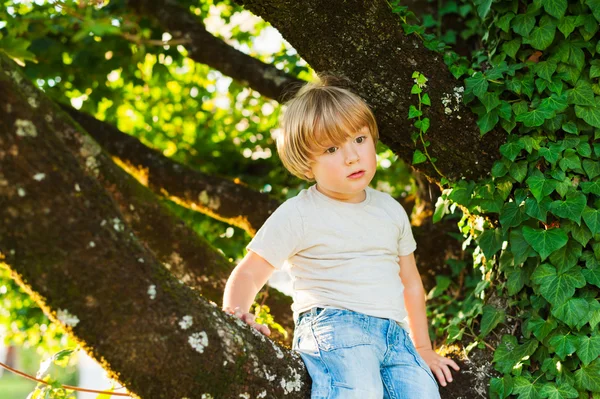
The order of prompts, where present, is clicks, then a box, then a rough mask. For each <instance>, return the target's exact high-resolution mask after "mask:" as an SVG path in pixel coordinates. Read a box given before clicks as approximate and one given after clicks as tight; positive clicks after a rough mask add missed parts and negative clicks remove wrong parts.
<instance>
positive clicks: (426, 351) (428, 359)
mask: <svg viewBox="0 0 600 399" xmlns="http://www.w3.org/2000/svg"><path fill="white" fill-rule="evenodd" d="M417 351H418V352H419V355H421V357H422V358H423V360H425V363H427V365H428V366H429V368H430V369H431V371H433V374H434V375H435V376H436V377H437V379H438V381H439V382H440V384H441V385H442V386H443V387H445V386H446V385H447V383H446V381H448V382H452V373H451V372H450V367H448V366H452V368H453V369H454V370H456V371H458V370H460V367H458V365H457V364H456V363H455V362H454V360H452V359H448V358H445V357H444V356H440V355H438V354H437V353H436V352H435V351H434V350H433V349H431V348H421V349H418V348H417Z"/></svg>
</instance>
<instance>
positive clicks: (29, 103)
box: [0, 57, 309, 399]
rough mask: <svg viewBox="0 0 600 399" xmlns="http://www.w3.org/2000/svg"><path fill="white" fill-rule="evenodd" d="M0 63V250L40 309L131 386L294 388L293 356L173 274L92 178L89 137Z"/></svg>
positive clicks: (163, 392) (93, 154) (269, 392)
mask: <svg viewBox="0 0 600 399" xmlns="http://www.w3.org/2000/svg"><path fill="white" fill-rule="evenodd" d="M0 63H1V65H2V70H3V71H4V72H5V73H0V96H1V97H2V98H3V104H2V105H0V204H1V206H0V221H1V223H0V259H2V260H1V261H2V262H3V264H4V265H5V266H8V267H9V268H10V270H11V271H12V276H13V277H14V278H15V279H16V280H17V281H18V282H19V284H20V285H21V286H22V287H23V288H24V289H26V290H27V292H28V293H29V294H30V295H32V297H33V298H34V299H35V301H36V303H37V304H38V305H39V306H40V307H42V309H43V310H44V311H45V312H46V314H48V315H49V317H50V318H51V319H52V320H53V321H55V322H58V323H61V324H62V325H63V326H65V328H66V330H67V331H68V332H69V333H70V334H72V335H73V336H74V337H75V338H76V339H77V340H78V341H79V342H80V343H81V344H82V346H83V347H84V348H85V350H86V351H87V352H88V353H89V354H90V355H91V356H92V357H93V358H95V359H96V360H97V361H99V362H100V363H101V364H102V365H103V367H104V368H105V369H106V370H107V371H108V372H109V374H110V376H111V377H112V378H115V379H117V380H118V381H119V382H121V383H122V384H123V385H124V386H125V387H127V389H128V390H129V391H130V392H132V393H133V394H134V396H135V397H143V398H153V399H154V398H169V399H171V398H182V397H188V398H206V396H205V395H207V394H210V395H211V396H209V397H213V398H222V397H266V398H281V397H284V396H285V397H292V398H304V397H306V396H307V394H308V386H309V384H307V381H308V378H307V374H306V372H305V369H304V366H303V364H302V362H301V360H300V358H299V357H298V356H296V355H295V354H293V353H292V352H290V351H288V350H285V349H284V348H281V347H279V346H278V345H277V344H275V343H274V342H273V341H271V340H269V339H266V338H265V337H263V336H262V335H260V334H259V333H257V332H256V331H255V330H254V329H252V328H250V327H248V326H246V325H245V324H244V323H242V322H241V321H239V320H238V319H235V318H234V317H232V316H229V315H226V314H224V313H223V312H221V311H219V310H218V308H216V307H215V306H214V305H211V304H210V303H209V302H208V301H206V300H205V299H204V298H202V297H201V296H200V295H199V294H198V292H196V291H194V290H192V289H190V288H188V287H187V286H186V285H185V284H183V283H182V282H181V281H180V280H178V279H177V278H175V277H174V276H173V275H172V274H171V273H170V272H169V271H168V270H167V269H166V268H165V267H164V266H163V265H162V264H161V263H160V262H159V261H158V260H157V259H156V258H155V257H154V256H153V254H152V252H150V251H149V250H148V249H147V248H145V247H144V245H142V243H141V242H140V240H139V239H138V238H137V237H136V236H135V234H134V233H133V231H132V230H131V229H130V228H129V226H128V225H127V224H125V223H124V222H123V219H124V216H123V214H122V213H121V212H120V211H119V209H118V206H117V204H115V201H114V199H113V198H112V196H111V195H110V194H109V192H108V191H107V190H105V189H104V188H103V187H102V185H101V184H100V182H99V181H98V178H99V176H98V164H99V162H104V161H105V159H103V157H102V154H101V152H100V149H99V147H98V146H97V144H95V143H94V142H93V141H91V139H90V138H89V137H88V136H87V134H86V133H85V132H84V131H82V130H80V129H79V128H78V127H76V126H73V125H71V126H67V125H65V124H62V123H60V122H59V123H56V121H57V120H61V119H62V118H63V116H62V115H61V111H60V110H59V109H58V108H57V107H55V108H54V109H53V108H52V107H49V106H47V103H48V100H47V99H46V98H45V97H44V96H43V95H42V94H40V93H39V92H38V91H37V90H35V89H33V87H32V86H31V84H30V83H29V82H26V81H25V78H23V75H21V73H20V72H19V71H17V69H16V67H15V65H14V64H13V63H12V62H11V61H7V59H6V58H4V57H1V58H0ZM77 145H78V146H79V156H74V155H73V154H72V152H71V149H70V148H68V147H72V146H77Z"/></svg>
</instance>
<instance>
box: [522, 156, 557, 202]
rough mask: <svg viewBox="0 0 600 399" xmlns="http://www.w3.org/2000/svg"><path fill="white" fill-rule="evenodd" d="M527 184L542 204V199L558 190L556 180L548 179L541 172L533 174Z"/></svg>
mask: <svg viewBox="0 0 600 399" xmlns="http://www.w3.org/2000/svg"><path fill="white" fill-rule="evenodd" d="M540 151H541V149H540ZM526 183H527V185H528V186H529V189H530V190H531V193H532V194H533V196H534V197H535V199H536V200H537V201H538V202H541V201H542V199H544V198H545V197H546V196H548V195H550V194H551V193H552V192H553V191H554V190H555V189H556V180H552V179H549V178H547V177H546V176H544V175H543V174H542V172H540V171H535V172H533V173H532V175H531V176H529V178H528V179H527V180H526Z"/></svg>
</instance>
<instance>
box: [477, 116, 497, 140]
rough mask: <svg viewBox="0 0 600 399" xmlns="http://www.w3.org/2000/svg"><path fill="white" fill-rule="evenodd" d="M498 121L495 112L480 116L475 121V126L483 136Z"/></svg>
mask: <svg viewBox="0 0 600 399" xmlns="http://www.w3.org/2000/svg"><path fill="white" fill-rule="evenodd" d="M498 119H499V118H498V112H496V110H493V111H492V112H486V113H485V114H483V116H480V117H479V119H477V126H479V130H480V132H479V133H480V134H481V135H482V136H483V135H484V134H486V133H488V132H490V131H491V130H492V129H493V128H494V126H496V124H497V123H498Z"/></svg>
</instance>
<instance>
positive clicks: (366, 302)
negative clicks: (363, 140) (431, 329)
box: [246, 185, 417, 326]
mask: <svg viewBox="0 0 600 399" xmlns="http://www.w3.org/2000/svg"><path fill="white" fill-rule="evenodd" d="M365 191H366V198H365V200H364V201H363V202H360V203H349V202H342V201H338V200H334V199H332V198H329V197H327V196H326V195H325V194H323V193H321V192H319V191H318V190H317V189H316V185H313V186H311V187H310V188H308V189H305V190H302V191H301V192H300V193H299V194H298V195H297V196H296V197H293V198H290V199H288V200H287V201H285V202H284V203H283V204H282V205H281V206H279V208H277V209H276V210H275V212H273V214H272V215H271V216H270V217H269V218H268V219H267V221H266V222H265V223H264V224H263V226H262V227H261V228H260V229H259V231H258V232H257V233H256V235H255V236H254V238H253V239H252V241H250V243H249V244H248V245H247V246H246V249H247V250H252V251H253V252H255V253H257V254H258V255H260V256H261V257H262V258H263V259H265V260H266V261H267V262H269V263H270V264H271V265H272V266H273V267H275V268H276V269H281V268H282V267H283V266H284V264H285V265H286V266H287V267H289V272H290V276H291V278H292V287H293V300H294V302H293V304H292V310H293V312H294V320H297V319H298V315H299V314H300V313H302V312H304V311H306V310H309V309H310V308H312V307H315V306H318V307H324V308H341V309H349V310H353V311H355V312H360V313H364V314H367V315H371V316H375V317H381V318H388V319H393V320H396V321H398V322H400V323H401V324H402V325H404V326H407V323H406V320H405V318H406V315H407V314H406V308H405V306H404V296H403V294H404V286H403V284H402V281H401V280H400V275H399V272H400V266H399V264H398V260H399V256H403V255H409V254H410V253H412V252H413V251H414V250H415V249H416V247H417V245H416V242H415V240H414V238H413V235H412V232H411V229H410V221H409V219H408V215H407V214H406V211H405V210H404V208H402V205H400V204H399V203H398V202H397V201H396V200H395V199H394V198H392V197H391V196H390V195H389V194H386V193H383V192H380V191H377V190H375V189H372V188H370V187H367V188H366V189H365Z"/></svg>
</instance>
